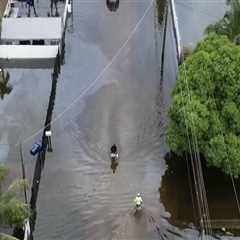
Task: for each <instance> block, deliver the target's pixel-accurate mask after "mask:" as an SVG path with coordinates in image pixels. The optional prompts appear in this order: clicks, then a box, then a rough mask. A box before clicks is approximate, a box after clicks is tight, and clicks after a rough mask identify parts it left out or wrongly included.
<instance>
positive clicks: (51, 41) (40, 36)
mask: <svg viewBox="0 0 240 240" xmlns="http://www.w3.org/2000/svg"><path fill="white" fill-rule="evenodd" d="M61 37H62V19H61V18H60V17H48V18H43V17H39V18H3V19H2V31H1V44H6V45H58V44H59V43H60V41H61Z"/></svg>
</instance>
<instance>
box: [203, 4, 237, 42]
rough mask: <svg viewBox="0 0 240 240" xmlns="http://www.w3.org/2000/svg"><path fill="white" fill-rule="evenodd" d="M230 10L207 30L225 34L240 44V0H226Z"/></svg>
mask: <svg viewBox="0 0 240 240" xmlns="http://www.w3.org/2000/svg"><path fill="white" fill-rule="evenodd" d="M226 3H227V5H228V6H229V10H227V11H226V13H225V15H224V17H223V18H222V19H221V20H220V21H218V22H217V23H215V24H211V25H209V26H208V27H207V29H206V32H207V33H210V32H215V33H217V34H223V35H226V36H228V38H229V39H230V40H232V41H234V42H236V43H238V44H240V0H226Z"/></svg>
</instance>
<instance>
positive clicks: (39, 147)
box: [30, 143, 42, 156]
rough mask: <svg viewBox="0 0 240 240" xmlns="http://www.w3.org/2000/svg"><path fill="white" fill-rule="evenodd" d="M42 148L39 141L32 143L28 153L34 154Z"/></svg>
mask: <svg viewBox="0 0 240 240" xmlns="http://www.w3.org/2000/svg"><path fill="white" fill-rule="evenodd" d="M41 149H42V146H41V145H40V144H39V143H34V144H33V145H32V148H31V151H30V153H31V154H32V155H33V156H35V155H36V154H37V153H39V152H40V151H41Z"/></svg>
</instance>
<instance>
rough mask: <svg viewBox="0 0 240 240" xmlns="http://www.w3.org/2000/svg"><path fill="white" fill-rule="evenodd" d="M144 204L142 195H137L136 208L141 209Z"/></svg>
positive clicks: (135, 199)
mask: <svg viewBox="0 0 240 240" xmlns="http://www.w3.org/2000/svg"><path fill="white" fill-rule="evenodd" d="M142 203H143V200H142V197H141V195H140V193H138V194H137V196H136V197H135V198H134V204H135V206H136V208H137V209H138V208H141V206H142Z"/></svg>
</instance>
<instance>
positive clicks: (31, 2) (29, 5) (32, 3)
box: [27, 0, 37, 17]
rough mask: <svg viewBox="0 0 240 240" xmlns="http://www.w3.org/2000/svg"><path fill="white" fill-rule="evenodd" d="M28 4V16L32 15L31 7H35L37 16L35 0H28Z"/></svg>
mask: <svg viewBox="0 0 240 240" xmlns="http://www.w3.org/2000/svg"><path fill="white" fill-rule="evenodd" d="M27 5H28V17H30V15H31V8H33V11H34V15H35V17H37V12H36V9H35V5H34V0H27Z"/></svg>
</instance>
